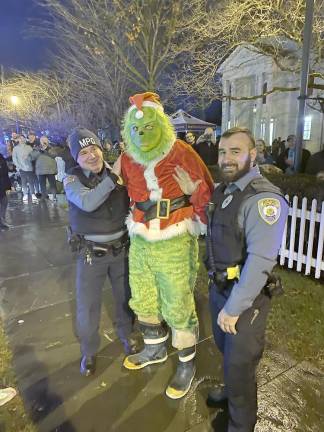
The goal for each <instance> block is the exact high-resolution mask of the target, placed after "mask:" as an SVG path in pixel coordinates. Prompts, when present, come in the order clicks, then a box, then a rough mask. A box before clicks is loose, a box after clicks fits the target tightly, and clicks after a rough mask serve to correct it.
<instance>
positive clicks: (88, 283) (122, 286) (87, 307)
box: [64, 128, 136, 376]
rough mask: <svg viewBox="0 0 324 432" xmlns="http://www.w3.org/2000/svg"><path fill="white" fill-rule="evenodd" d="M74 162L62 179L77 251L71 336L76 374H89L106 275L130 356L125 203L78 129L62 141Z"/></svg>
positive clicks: (97, 148) (93, 145)
mask: <svg viewBox="0 0 324 432" xmlns="http://www.w3.org/2000/svg"><path fill="white" fill-rule="evenodd" d="M68 143H69V147H70V150H71V155H72V156H73V158H74V160H75V161H76V162H77V163H78V165H77V166H75V167H73V168H72V169H71V170H70V174H69V175H68V176H67V177H65V179H64V188H65V193H66V198H67V200H68V204H69V221H70V229H71V236H70V242H71V243H72V245H73V247H74V250H77V251H78V259H77V274H76V302H77V312H76V314H77V316H76V322H77V332H78V337H79V339H80V344H81V354H82V358H81V365H80V372H81V374H82V375H86V376H88V375H91V374H92V373H93V372H94V371H95V359H96V353H97V350H98V348H99V344H100V337H99V333H98V329H99V321H100V310H101V303H102V288H103V285H104V282H105V279H106V277H107V276H108V277H109V279H110V282H111V286H112V292H113V296H114V300H115V328H116V332H117V334H118V337H119V339H120V340H121V342H122V343H123V346H124V350H125V352H126V353H127V354H129V353H134V352H136V341H135V340H134V339H133V338H132V337H131V333H132V330H133V322H134V316H133V312H132V311H131V309H130V308H129V306H128V301H129V298H130V288H129V284H128V259H127V254H128V237H127V232H126V227H125V218H126V215H127V213H128V210H129V199H128V195H127V191H126V188H125V187H124V186H123V182H122V179H121V178H120V177H119V176H118V174H116V173H117V172H119V171H120V169H119V168H118V166H117V167H114V168H113V169H111V168H110V167H109V166H108V165H107V164H106V163H105V162H104V161H103V156H102V147H101V144H100V141H99V139H98V137H97V136H96V135H95V134H93V133H92V132H90V131H89V130H87V129H84V128H77V129H75V130H74V131H73V132H72V133H71V135H70V136H69V138H68Z"/></svg>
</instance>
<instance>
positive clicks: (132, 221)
mask: <svg viewBox="0 0 324 432" xmlns="http://www.w3.org/2000/svg"><path fill="white" fill-rule="evenodd" d="M176 166H180V167H181V168H183V169H184V170H185V171H187V172H188V174H189V175H190V177H191V179H192V180H193V181H196V180H201V183H200V184H199V186H198V188H197V189H196V191H195V192H194V193H193V195H192V196H191V198H190V203H191V204H192V205H191V206H189V207H183V208H181V209H178V210H175V211H174V212H172V213H170V217H169V218H168V219H158V218H156V219H152V220H151V221H149V222H144V219H143V217H144V213H143V212H142V211H141V210H139V209H137V208H136V207H135V206H134V204H135V203H136V202H141V201H146V200H148V199H150V200H152V201H158V200H159V199H161V198H168V199H171V200H172V199H174V198H178V197H180V196H183V192H182V190H181V189H180V186H179V185H178V183H177V181H176V180H175V179H174V178H173V174H175V167H176ZM122 176H123V179H124V181H125V184H126V186H127V189H128V194H129V197H130V199H131V204H132V211H131V213H130V215H129V217H128V218H127V221H126V223H127V227H128V230H129V234H130V235H131V236H133V235H140V236H142V237H144V238H145V239H147V240H148V241H158V240H163V239H169V238H172V237H175V236H177V235H180V234H183V233H185V232H189V233H191V234H193V235H199V234H200V233H204V232H205V231H206V222H207V221H206V215H205V207H206V205H207V203H208V202H209V200H210V196H211V193H212V191H213V188H214V184H213V180H212V178H211V175H210V173H209V171H208V169H207V168H206V165H205V164H204V163H203V161H202V160H201V159H200V157H199V156H198V155H197V153H196V152H195V151H194V150H193V149H192V148H191V147H190V146H188V144H186V143H184V142H183V141H180V140H176V141H175V142H174V144H173V146H172V147H171V149H170V151H169V152H168V154H167V155H164V156H163V157H161V158H160V159H158V160H155V161H152V162H150V163H148V165H147V166H144V165H141V164H139V163H137V162H135V161H134V159H133V158H132V157H131V156H130V155H128V154H127V153H125V154H123V156H122Z"/></svg>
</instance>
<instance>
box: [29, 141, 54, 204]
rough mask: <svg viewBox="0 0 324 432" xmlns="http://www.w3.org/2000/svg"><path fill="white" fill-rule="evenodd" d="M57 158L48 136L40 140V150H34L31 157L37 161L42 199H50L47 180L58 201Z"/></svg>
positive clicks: (36, 169)
mask: <svg viewBox="0 0 324 432" xmlns="http://www.w3.org/2000/svg"><path fill="white" fill-rule="evenodd" d="M55 156H56V155H55V153H54V152H52V151H51V148H50V144H49V141H48V138H47V137H46V136H42V137H41V138H40V146H39V149H38V150H36V149H34V150H33V151H32V152H31V153H30V155H29V158H30V160H31V161H35V172H36V175H37V177H38V181H39V184H40V189H41V194H42V198H43V199H45V198H48V195H47V190H46V180H48V182H49V185H50V191H51V193H52V194H53V200H54V201H56V194H57V190H56V179H55V175H56V174H57V165H56V161H55Z"/></svg>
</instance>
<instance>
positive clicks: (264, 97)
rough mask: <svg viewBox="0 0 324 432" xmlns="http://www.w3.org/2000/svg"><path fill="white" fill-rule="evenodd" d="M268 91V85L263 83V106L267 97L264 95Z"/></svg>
mask: <svg viewBox="0 0 324 432" xmlns="http://www.w3.org/2000/svg"><path fill="white" fill-rule="evenodd" d="M267 91H268V83H266V82H265V83H263V87H262V93H263V96H262V103H263V105H265V104H266V103H267V95H265V93H266V92H267Z"/></svg>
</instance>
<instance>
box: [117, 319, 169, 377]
mask: <svg viewBox="0 0 324 432" xmlns="http://www.w3.org/2000/svg"><path fill="white" fill-rule="evenodd" d="M139 325H140V329H141V332H142V334H143V339H144V349H143V350H142V351H141V352H139V353H137V354H132V355H129V356H127V357H126V358H125V360H124V366H125V368H126V369H130V370H136V369H142V368H144V367H145V366H148V365H150V364H154V363H163V362H165V361H166V359H167V358H168V353H167V349H166V340H167V339H168V333H167V331H166V330H165V329H164V328H163V327H162V326H161V325H160V324H144V323H140V324H139Z"/></svg>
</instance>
